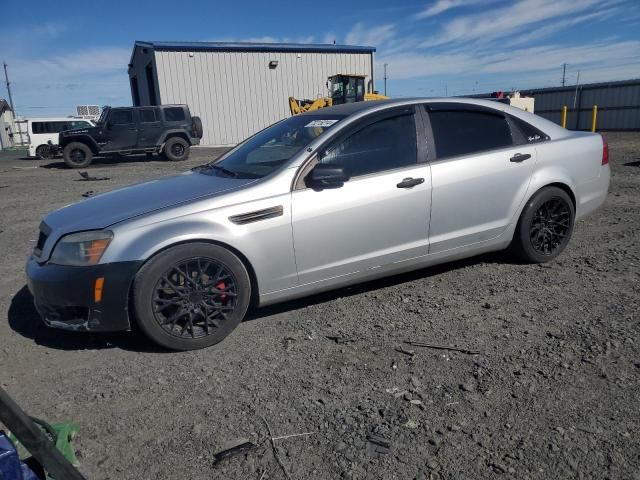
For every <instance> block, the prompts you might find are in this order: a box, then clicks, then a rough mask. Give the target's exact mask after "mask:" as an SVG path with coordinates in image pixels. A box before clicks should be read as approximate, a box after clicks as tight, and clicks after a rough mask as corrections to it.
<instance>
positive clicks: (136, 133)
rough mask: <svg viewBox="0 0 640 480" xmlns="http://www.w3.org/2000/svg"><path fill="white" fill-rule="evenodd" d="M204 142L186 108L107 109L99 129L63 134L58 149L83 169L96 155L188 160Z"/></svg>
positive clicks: (198, 125)
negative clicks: (162, 157)
mask: <svg viewBox="0 0 640 480" xmlns="http://www.w3.org/2000/svg"><path fill="white" fill-rule="evenodd" d="M201 138H202V122H201V121H200V118H199V117H192V116H191V113H190V112H189V107H188V106H186V105H161V106H152V107H122V108H120V107H119V108H111V107H104V109H103V110H102V114H101V115H100V118H99V119H98V121H97V122H96V126H95V127H92V128H83V129H81V130H67V131H65V132H60V136H59V138H58V146H57V148H58V149H59V150H61V151H62V156H63V157H64V162H65V163H66V164H67V165H68V166H70V167H71V168H84V167H86V166H87V165H89V164H90V163H91V160H93V156H94V155H110V154H118V155H129V154H132V153H146V154H147V155H152V154H154V153H159V154H162V155H164V157H165V158H167V159H168V160H173V161H177V160H186V159H187V158H189V148H190V147H191V145H197V144H199V143H200V139H201Z"/></svg>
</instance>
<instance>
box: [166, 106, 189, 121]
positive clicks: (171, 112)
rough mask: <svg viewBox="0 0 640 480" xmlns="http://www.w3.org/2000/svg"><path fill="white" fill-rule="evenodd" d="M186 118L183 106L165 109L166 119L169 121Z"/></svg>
mask: <svg viewBox="0 0 640 480" xmlns="http://www.w3.org/2000/svg"><path fill="white" fill-rule="evenodd" d="M185 118H186V117H185V116H184V110H183V109H182V108H181V107H168V108H165V109H164V119H165V120H166V121H167V122H182V121H184V120H185Z"/></svg>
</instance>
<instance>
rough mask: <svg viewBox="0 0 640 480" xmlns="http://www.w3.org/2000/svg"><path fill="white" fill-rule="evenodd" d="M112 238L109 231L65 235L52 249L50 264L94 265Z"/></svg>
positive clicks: (111, 233)
mask: <svg viewBox="0 0 640 480" xmlns="http://www.w3.org/2000/svg"><path fill="white" fill-rule="evenodd" d="M112 238H113V232H110V231H109V230H97V231H92V232H79V233H71V234H69V235H65V236H64V237H62V239H61V240H60V241H58V243H57V244H56V246H55V248H54V249H53V253H52V254H51V260H50V262H51V263H55V264H58V265H75V266H86V265H95V264H97V263H98V262H99V261H100V258H102V254H103V253H104V252H105V250H106V249H107V247H108V246H109V243H110V242H111V239H112Z"/></svg>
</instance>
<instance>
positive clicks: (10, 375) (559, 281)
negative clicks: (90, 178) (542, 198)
mask: <svg viewBox="0 0 640 480" xmlns="http://www.w3.org/2000/svg"><path fill="white" fill-rule="evenodd" d="M608 138H609V142H610V146H611V164H612V171H613V176H612V184H611V193H610V195H609V198H608V200H607V203H606V205H605V206H604V208H602V209H601V210H599V211H598V212H596V213H595V214H594V215H593V216H591V217H590V218H588V219H586V220H583V221H581V222H579V223H578V225H577V227H576V229H575V232H574V238H573V240H572V242H571V244H570V246H569V248H568V249H567V250H566V251H565V253H564V254H563V255H562V256H561V257H560V259H559V260H557V261H555V262H553V263H551V264H547V265H541V266H532V265H522V264H519V263H517V262H514V261H513V260H512V259H511V258H510V257H509V256H508V255H506V254H493V255H488V256H482V257H479V258H474V259H470V260H467V261H462V262H457V263H453V264H450V265H446V266H442V267H438V268H431V269H428V270H422V271H419V272H415V273H412V274H408V275H402V276H397V277H393V278H390V279H386V280H383V281H376V282H373V283H368V284H365V285H361V286H358V287H355V288H350V289H346V290H344V289H343V290H340V291H335V292H331V293H328V294H323V295H320V296H314V297H311V298H307V299H304V300H300V301H296V302H289V303H286V304H283V305H278V306H274V307H270V308H266V309H262V310H258V311H256V312H254V313H253V314H252V318H251V319H250V320H249V321H246V322H244V323H243V324H242V325H240V327H239V328H238V329H237V330H236V331H235V332H234V333H233V334H232V335H231V336H230V337H228V338H227V339H226V340H225V341H224V342H223V343H221V344H220V345H218V346H216V347H213V348H210V349H208V350H204V351H197V352H188V353H170V352H165V351H159V350H158V349H156V348H155V347H154V346H153V345H150V344H149V343H148V342H146V341H145V340H144V339H142V338H140V337H139V336H137V335H135V334H121V335H86V334H69V333H64V332H60V331H56V330H49V329H47V328H45V327H43V326H42V325H41V324H40V323H39V320H38V318H37V315H36V313H35V311H34V309H33V307H32V304H31V297H30V295H29V293H28V291H27V290H26V287H25V278H24V270H23V268H24V263H25V259H26V257H27V255H28V253H29V251H30V249H31V248H32V247H33V242H34V240H35V238H36V235H37V228H38V224H39V222H40V220H41V218H42V217H43V216H44V215H45V214H46V213H47V212H48V211H50V210H52V209H55V208H58V207H60V206H62V205H65V204H67V203H70V202H75V201H79V200H81V199H82V197H81V194H82V193H84V192H86V191H88V190H94V191H96V192H103V191H106V190H109V189H112V188H114V187H116V186H119V185H125V184H129V183H133V182H136V181H139V180H143V179H150V178H154V177H158V176H161V175H166V174H170V173H173V172H180V171H183V170H185V169H186V168H188V167H191V166H193V165H195V164H198V163H202V162H203V161H204V160H205V159H208V158H213V157H214V156H215V155H217V154H219V153H220V152H219V151H212V150H205V149H199V150H197V152H194V154H193V155H192V158H191V159H190V160H189V161H188V162H187V163H182V164H172V163H168V162H163V161H160V160H154V161H146V159H145V158H144V157H141V158H137V159H134V160H133V161H132V160H131V159H129V160H125V161H115V160H112V161H108V160H105V161H104V162H102V163H98V164H96V165H95V166H93V167H92V168H90V173H91V174H92V175H96V176H107V177H110V180H106V181H101V182H83V181H78V180H79V178H80V177H79V176H78V173H77V172H76V171H71V170H67V169H64V168H63V164H62V163H61V162H52V161H35V160H22V159H17V158H15V155H10V154H7V153H4V154H0V206H1V208H0V252H2V255H3V258H2V262H1V263H0V338H2V341H1V344H0V365H2V367H1V369H0V383H1V384H2V386H3V387H4V388H5V389H6V390H7V391H8V392H9V393H10V394H11V395H12V396H13V397H14V398H15V399H16V400H17V401H18V402H19V403H20V404H21V405H22V406H23V407H24V408H25V409H27V410H28V411H29V412H30V413H31V414H32V415H35V416H38V417H42V418H47V419H49V420H50V421H58V420H64V419H74V420H76V421H78V422H79V423H80V425H81V431H80V436H79V438H78V440H77V447H78V450H79V458H80V461H81V467H80V469H81V471H82V472H83V473H84V474H85V475H86V476H87V477H88V478H90V479H107V478H110V479H114V480H115V479H165V478H166V479H255V480H258V479H261V478H262V479H263V480H267V479H282V478H286V475H285V473H284V470H285V469H286V471H287V472H288V475H289V476H290V478H292V479H336V478H349V479H379V478H384V479H414V478H415V479H421V480H424V479H427V478H430V477H429V475H432V478H434V479H437V478H448V479H453V478H455V479H478V478H494V477H497V476H502V477H504V478H518V479H528V478H530V479H534V478H535V479H538V478H545V479H552V478H553V479H555V478H557V479H569V478H584V479H590V478H597V479H605V478H608V479H616V480H617V479H640V435H639V434H638V432H640V402H639V401H638V398H639V395H640V336H639V333H640V324H639V320H640V315H639V313H638V312H639V311H640V310H639V309H640V283H639V278H640V275H639V272H640V270H639V269H638V267H639V265H640V231H639V228H640V134H637V133H629V134H610V135H608ZM35 167H40V168H35ZM329 337H339V339H338V341H336V340H334V339H331V338H329ZM405 340H420V341H425V342H430V343H434V344H441V345H450V346H457V347H461V348H469V349H473V350H477V351H478V352H480V353H479V354H477V355H472V354H467V353H460V352H455V351H444V350H433V349H429V348H420V347H411V346H409V345H406V344H404V343H403V341H405ZM402 350H404V351H402ZM263 419H264V420H266V422H267V423H268V425H269V427H270V429H271V432H272V435H273V436H283V435H291V434H298V433H307V432H311V435H306V436H298V437H292V438H287V439H282V440H276V441H275V442H274V443H275V446H276V447H277V451H278V457H279V458H280V461H281V463H282V467H281V466H280V465H279V463H278V461H277V459H276V458H275V456H274V452H273V449H272V447H271V444H270V443H269V441H268V430H267V426H266V425H265V421H264V420H263ZM372 434H374V435H378V436H380V437H383V438H385V439H386V440H388V442H389V444H390V445H389V448H388V449H385V448H383V447H382V446H380V445H376V444H374V443H371V442H370V441H368V440H367V436H368V435H372ZM243 440H249V441H252V442H254V443H256V444H257V445H258V448H257V449H255V450H253V451H251V452H248V453H246V454H240V455H238V456H234V457H232V458H229V459H227V460H224V461H223V462H221V463H219V464H217V465H214V461H213V459H214V457H213V454H214V453H215V452H217V451H219V450H221V449H223V448H225V447H228V446H231V445H234V444H237V443H240V442H242V441H243ZM264 472H266V473H264ZM263 473H264V475H263Z"/></svg>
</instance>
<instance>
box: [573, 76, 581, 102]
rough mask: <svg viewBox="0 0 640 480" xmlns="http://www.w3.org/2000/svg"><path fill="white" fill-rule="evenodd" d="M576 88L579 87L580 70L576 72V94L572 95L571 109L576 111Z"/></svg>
mask: <svg viewBox="0 0 640 480" xmlns="http://www.w3.org/2000/svg"><path fill="white" fill-rule="evenodd" d="M578 86H580V70H578V78H576V93H575V94H574V95H573V109H574V110H575V109H576V103H577V102H578Z"/></svg>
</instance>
